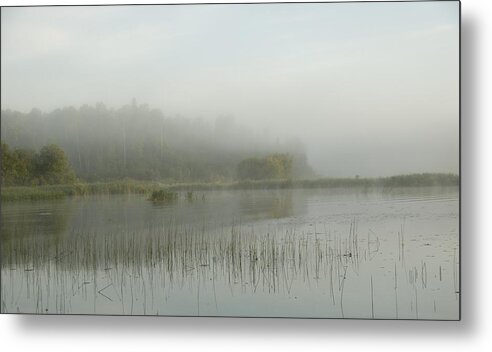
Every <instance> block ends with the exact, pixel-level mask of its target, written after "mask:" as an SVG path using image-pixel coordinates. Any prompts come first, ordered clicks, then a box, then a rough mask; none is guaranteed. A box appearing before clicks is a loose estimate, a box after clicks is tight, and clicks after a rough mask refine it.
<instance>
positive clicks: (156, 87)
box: [1, 1, 459, 178]
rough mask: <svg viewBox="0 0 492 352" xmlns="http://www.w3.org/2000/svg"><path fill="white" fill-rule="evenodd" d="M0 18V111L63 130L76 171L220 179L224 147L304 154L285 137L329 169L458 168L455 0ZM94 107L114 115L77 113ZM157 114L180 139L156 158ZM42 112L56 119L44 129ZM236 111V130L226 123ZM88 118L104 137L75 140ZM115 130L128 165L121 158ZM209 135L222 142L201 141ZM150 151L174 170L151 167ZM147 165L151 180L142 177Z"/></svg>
mask: <svg viewBox="0 0 492 352" xmlns="http://www.w3.org/2000/svg"><path fill="white" fill-rule="evenodd" d="M1 17H2V18H1V29H2V30H1V36H2V38H1V39H2V51H1V55H2V57H1V63H2V67H1V85H2V90H1V102H2V109H3V110H7V109H10V110H11V111H20V112H22V113H23V115H22V114H20V115H19V116H20V117H21V119H24V120H26V119H31V120H32V121H33V123H34V124H35V126H36V128H34V127H31V126H30V127H28V128H30V129H31V131H34V130H35V129H38V130H40V131H43V130H44V129H51V128H54V129H55V131H57V129H60V128H62V127H63V129H66V130H63V131H62V132H60V131H59V132H56V133H58V134H56V135H57V136H58V137H56V138H57V139H59V140H60V141H62V142H60V143H61V144H60V146H62V147H63V146H64V145H67V146H68V145H69V144H70V145H71V147H70V148H71V149H70V150H67V153H68V154H69V156H70V161H71V162H73V164H74V165H73V167H74V168H75V169H76V171H77V172H81V173H82V174H83V175H85V176H86V177H88V178H92V177H94V175H92V174H91V171H90V170H96V169H97V173H98V174H99V173H102V174H103V175H105V177H113V176H114V175H120V174H121V173H122V171H123V170H124V169H125V168H126V169H125V170H126V171H129V172H132V173H135V175H134V176H137V175H138V176H139V177H140V176H141V177H149V178H153V177H172V178H174V177H178V176H180V175H181V176H183V177H192V178H202V177H204V178H214V177H219V176H218V175H220V177H223V175H229V171H227V172H226V171H225V169H229V166H226V165H230V164H231V161H230V160H228V158H229V157H230V158H233V157H231V156H230V155H232V154H234V153H235V154H238V155H239V154H241V156H243V154H244V156H245V158H248V157H256V156H255V155H249V154H251V152H252V153H253V154H254V153H256V152H258V153H260V154H261V153H262V152H263V151H265V150H266V149H268V150H271V151H272V152H275V150H276V149H281V150H279V151H278V152H280V153H282V152H284V151H283V149H286V148H287V149H288V148H290V149H293V150H298V148H297V147H292V148H291V147H289V145H290V144H292V143H290V142H287V141H288V140H290V139H291V138H292V137H293V138H296V139H298V140H300V141H302V143H303V145H304V148H303V152H302V153H305V155H306V157H307V159H308V161H309V164H310V165H311V166H312V167H313V168H314V169H315V170H316V171H317V172H318V173H319V174H320V175H323V176H330V177H351V178H353V177H355V175H360V176H361V177H378V176H391V175H397V174H409V173H425V172H431V173H434V172H442V173H458V171H459V170H458V169H459V2H457V1H417V2H381V3H377V2H375V3H372V2H371V3H365V2H356V3H295V4H256V5H246V4H242V5H241V4H236V5H233V4H230V5H187V6H178V5H177V6H107V7H105V6H102V7H93V6H86V7H30V8H29V7H24V8H22V7H19V8H16V7H10V8H2V13H1ZM134 97H135V98H136V99H137V101H138V102H139V103H147V104H149V106H150V108H149V111H148V112H144V111H143V110H141V111H140V112H139V113H141V114H143V115H145V116H146V117H145V118H144V119H143V120H142V124H136V122H135V121H134V120H133V117H132V115H131V114H132V112H131V106H130V107H127V108H123V109H120V107H122V106H124V105H128V104H129V103H130V102H131V100H132V98H134ZM98 101H101V102H103V103H104V104H106V107H107V108H106V109H107V110H112V109H114V111H113V112H100V111H99V110H98V109H97V108H96V109H94V107H93V108H89V109H86V108H82V109H79V107H81V106H83V105H84V104H90V105H92V106H93V105H94V104H95V103H96V102H98ZM130 105H131V104H130ZM65 106H73V107H75V108H74V109H75V110H76V112H70V109H65V108H63V107H65ZM33 108H38V109H41V110H42V111H43V112H44V114H42V117H41V119H35V118H34V117H33V116H31V113H30V112H31V110H32V109H33ZM60 108H63V109H62V110H57V109H60ZM154 108H155V109H159V110H160V111H162V113H163V114H164V116H166V121H167V122H166V128H165V129H166V130H165V131H164V132H163V133H165V134H167V135H165V137H166V140H165V143H167V144H169V146H171V147H172V148H170V149H166V151H164V149H162V152H161V148H160V139H161V132H160V130H161V127H157V128H156V127H155V125H154V122H151V121H152V120H156V119H160V117H157V113H154V112H153V109H154ZM139 109H140V107H139ZM53 110H55V112H53V113H51V111H53ZM34 115H36V113H34ZM44 115H49V116H50V118H48V120H57V121H60V123H61V125H60V126H56V123H52V122H50V125H49V126H44V125H43V123H44V121H45V120H46V116H44ZM74 115H77V116H78V117H77V118H75V117H74ZM102 115H104V116H106V117H104V118H102V119H100V116H102ZM116 115H118V116H116ZM179 115H181V116H183V117H185V119H184V120H180V119H179V118H178V116H179ZM26 116H27V117H26ZM123 116H124V117H123ZM218 116H228V117H222V118H221V119H220V121H218V122H216V120H217V117H218ZM231 116H232V117H233V118H234V121H235V124H236V125H238V126H239V125H240V126H243V127H241V128H240V129H239V130H238V129H237V128H232V127H231V128H229V127H227V125H228V124H229V123H231V122H228V121H229V119H230V117H231ZM65 118H66V119H68V121H65V120H64V119H65ZM200 119H201V120H200ZM62 120H64V121H62ZM86 120H87V121H91V123H90V124H89V122H87V123H86ZM40 121H43V122H40ZM72 122H73V123H72ZM123 122H124V123H127V125H126V126H127V128H128V131H130V130H131V135H128V136H127V137H125V136H122V128H123V127H122V126H121V125H120V124H121V123H123ZM74 123H81V125H80V126H77V125H75V124H74ZM158 123H160V122H158ZM200 124H201V127H200ZM25 125H26V126H27V125H28V124H27V123H26V124H25ZM54 125H55V126H54ZM187 125H189V126H192V128H190V129H187V128H185V127H186V126H187ZM151 126H152V127H151ZM2 127H3V126H2ZM79 127H80V128H81V130H80V133H81V134H82V135H87V136H88V135H89V131H91V132H92V133H94V134H95V136H96V135H97V136H98V137H87V138H86V139H85V140H83V139H80V141H77V139H76V138H82V136H77V135H76V133H75V132H76V130H77V129H78V128H79ZM84 128H85V129H86V130H82V129H84ZM173 129H175V130H174V132H173ZM202 129H203V132H204V136H206V137H203V136H202V135H201V133H199V131H200V132H201V130H202ZM221 129H222V132H221ZM246 130H249V131H250V132H251V133H249V132H246ZM186 131H187V132H186ZM225 131H227V133H228V134H229V135H227V136H226V135H225ZM2 132H3V131H2ZM7 132H8V131H7ZM144 132H145V133H146V132H148V133H149V135H148V136H144ZM181 132H183V133H184V134H183V135H182V136H181V135H179V134H177V133H181ZM40 133H41V135H42V136H45V137H46V136H47V134H46V133H45V132H40ZM53 133H55V132H53ZM104 133H107V136H106V137H107V139H108V141H112V142H114V143H113V144H111V143H109V142H107V143H106V142H105V141H104V139H105V138H106V137H105V136H104ZM221 133H222V134H221ZM243 134H246V135H248V136H250V137H251V138H249V137H248V138H246V139H243V138H242V137H243ZM212 136H218V137H212ZM32 137H33V138H34V140H39V139H42V138H45V137H40V136H39V137H38V136H35V135H33V136H32ZM7 138H8V140H9V141H12V142H13V143H14V144H15V143H16V142H15V140H13V139H12V138H13V137H12V138H11V136H9V135H7ZM74 138H75V139H74ZM91 138H94V141H93V140H92V139H91ZM122 138H128V139H127V143H125V144H124V145H126V147H127V148H128V150H127V151H126V152H125V153H127V154H126V157H125V158H123V160H126V164H122V161H121V160H120V159H116V155H118V157H121V155H122V153H121V150H120V149H121V146H122V141H121V139H122ZM203 138H208V139H207V140H208V141H213V143H214V147H213V150H214V151H213V152H212V150H211V149H210V148H212V147H210V148H204V149H203V150H200V146H201V145H202V144H203V143H204V141H203V140H202V139H203ZM45 139H46V138H45ZM72 139H74V140H72ZM147 139H148V140H149V141H152V145H154V146H155V147H152V148H148V147H146V143H147V144H148V143H149V142H148V141H147ZM277 139H278V140H279V144H281V147H280V148H277V146H276V144H277ZM46 142H49V141H47V140H46ZM92 142H95V143H96V145H94V146H93V145H92ZM25 143H26V144H28V143H31V144H35V146H36V148H38V149H39V148H40V147H42V145H41V141H39V142H28V141H27V137H26V140H25ZM207 144H209V143H208V142H207ZM246 144H249V145H248V146H246ZM265 144H267V146H265ZM293 144H296V143H293ZM103 145H104V147H103ZM163 145H164V142H163ZM221 147H224V148H226V149H227V150H222V149H221ZM84 148H85V149H84ZM98 148H99V149H98ZM146 148H147V149H146ZM193 148H198V149H197V150H196V152H194V153H193V157H192V156H191V154H190V153H188V154H186V152H185V151H190V150H193ZM170 150H181V151H182V152H180V153H179V155H178V154H173V153H174V152H173V153H171V151H170ZM245 150H247V151H248V152H247V153H246V152H245ZM101 151H104V155H109V154H113V155H114V156H115V157H114V158H113V157H112V158H111V160H113V161H112V162H111V163H112V164H111V163H110V164H109V165H103V164H104V162H105V161H104V160H99V161H98V158H101V157H100V156H97V155H94V156H91V154H90V153H92V152H94V153H96V152H101ZM243 152H244V153H243ZM161 153H162V155H161ZM197 153H198V154H206V155H204V156H203V157H201V156H198V155H197ZM210 153H214V155H216V156H217V157H216V159H217V160H219V159H220V160H223V161H217V162H215V161H214V162H212V159H211V158H209V156H210ZM246 154H248V155H246ZM79 155H80V157H79ZM138 155H140V156H141V155H145V158H146V159H145V160H147V161H145V160H137V159H136V158H137V156H138ZM218 155H221V157H220V158H219V157H218ZM154 157H155V158H163V160H166V163H167V162H169V163H171V164H170V165H172V167H171V169H172V170H174V171H172V172H171V171H169V170H168V171H165V170H160V169H159V170H157V169H155V168H153V167H150V166H149V165H148V163H149V162H150V161H151V158H154ZM258 157H262V156H258ZM180 158H184V159H180ZM190 158H191V159H193V158H194V159H196V160H195V161H193V162H191V161H190V160H191V159H190ZM235 158H236V157H234V158H233V159H235ZM116 160H117V161H116ZM172 160H175V161H172ZM186 160H188V161H186ZM214 160H215V159H214ZM189 163H193V164H194V165H197V164H199V163H202V164H204V165H205V164H206V163H208V165H209V166H207V167H209V168H210V170H208V171H207V170H206V168H207V167H206V166H203V167H201V166H200V167H199V168H198V169H197V168H191V167H190V166H189V165H190V164H189ZM144 168H148V169H149V171H148V174H147V175H143V174H142V172H143V171H138V172H137V171H136V170H143V169H144ZM213 168H215V170H216V171H217V172H216V173H217V174H218V175H215V176H214V175H213V174H214V172H212V169H213ZM109 170H113V171H109ZM199 170H200V171H199ZM94 172H96V171H94Z"/></svg>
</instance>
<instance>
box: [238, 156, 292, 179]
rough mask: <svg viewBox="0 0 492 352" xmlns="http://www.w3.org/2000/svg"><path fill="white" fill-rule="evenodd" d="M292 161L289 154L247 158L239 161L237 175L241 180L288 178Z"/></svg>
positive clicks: (290, 173)
mask: <svg viewBox="0 0 492 352" xmlns="http://www.w3.org/2000/svg"><path fill="white" fill-rule="evenodd" d="M292 162H293V157H292V156H291V155H289V154H273V155H268V156H266V157H264V158H248V159H245V160H243V161H241V162H240V163H239V165H238V167H237V175H238V178H239V179H241V180H268V179H288V178H290V177H291V175H292Z"/></svg>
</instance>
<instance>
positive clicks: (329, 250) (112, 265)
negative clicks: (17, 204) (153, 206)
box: [2, 223, 363, 314]
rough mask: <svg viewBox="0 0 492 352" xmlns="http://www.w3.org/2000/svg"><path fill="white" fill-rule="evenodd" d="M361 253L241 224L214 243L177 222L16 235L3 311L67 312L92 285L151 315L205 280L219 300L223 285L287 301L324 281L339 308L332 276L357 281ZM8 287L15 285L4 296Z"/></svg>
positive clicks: (5, 255) (128, 308)
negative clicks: (27, 307)
mask: <svg viewBox="0 0 492 352" xmlns="http://www.w3.org/2000/svg"><path fill="white" fill-rule="evenodd" d="M353 227H354V228H355V225H353ZM351 231H352V230H351ZM361 250H363V248H362V246H361V245H360V244H359V243H358V242H357V237H354V236H352V235H349V236H338V235H336V236H334V235H333V236H330V238H328V237H327V236H324V235H323V234H320V233H319V234H318V235H314V234H312V233H296V232H295V231H294V230H285V231H283V232H281V233H278V232H276V231H270V232H268V233H267V234H262V235H258V234H257V233H256V232H255V230H253V229H246V228H243V227H241V226H239V225H235V226H232V227H222V228H220V229H218V230H217V229H216V230H215V235H213V236H211V235H210V233H208V231H207V230H206V229H205V228H203V229H197V228H194V227H190V226H187V225H185V224H179V223H170V224H168V226H165V227H162V228H149V229H148V231H147V232H146V233H139V234H137V233H132V232H128V233H123V234H122V233H116V232H115V233H109V234H105V235H103V236H101V235H97V234H95V233H89V232H87V233H82V232H81V233H72V234H71V235H70V237H69V238H65V239H61V240H60V239H53V240H46V238H43V237H42V236H32V237H31V238H30V239H29V240H28V241H26V240H25V239H23V237H22V236H15V235H14V236H10V237H9V239H8V240H4V241H3V246H2V270H3V278H4V280H5V281H4V282H5V285H6V286H4V287H3V289H2V307H3V308H2V311H4V312H7V311H9V312H12V311H16V310H22V309H23V308H20V307H21V304H20V303H19V297H23V299H26V300H30V299H32V300H34V299H36V300H38V302H36V306H37V307H38V308H39V309H38V308H36V309H38V311H37V312H39V313H43V312H45V311H43V310H44V309H48V311H49V312H51V313H53V312H54V311H55V312H57V313H67V312H70V311H71V309H70V307H71V304H72V302H71V301H72V300H73V299H75V298H74V297H78V298H80V296H81V295H82V296H83V297H85V299H87V297H88V296H87V295H89V296H90V292H89V291H88V288H89V286H91V285H92V286H91V287H92V288H93V292H92V295H93V299H94V300H95V299H100V298H102V297H106V299H107V300H108V301H111V302H116V301H119V302H121V305H122V314H123V312H126V313H129V314H134V313H136V312H137V310H136V308H135V306H134V303H135V301H136V300H137V299H138V297H140V299H141V300H143V299H144V300H145V301H146V303H145V304H144V307H145V312H146V313H148V312H152V313H151V314H156V311H155V304H156V298H155V297H157V296H159V292H160V291H162V290H163V288H168V289H170V288H172V287H183V285H192V286H194V287H198V289H199V287H200V286H203V285H204V284H203V283H200V281H201V282H210V281H211V282H212V283H213V285H214V287H213V289H214V295H215V285H217V284H218V282H220V284H221V285H226V286H230V287H233V286H235V285H238V286H240V287H243V288H247V289H248V290H250V292H251V293H254V292H256V291H257V290H259V291H261V292H268V293H270V294H276V293H287V294H288V293H290V292H291V290H292V285H293V282H294V281H295V280H302V281H304V282H306V284H309V283H311V282H317V281H318V280H324V281H326V282H329V285H330V289H329V290H328V292H329V294H330V300H329V302H333V303H330V304H332V305H335V302H340V301H341V295H343V289H342V286H343V281H344V280H342V281H340V280H337V279H336V278H335V277H334V273H340V272H344V275H348V273H347V270H349V271H350V272H351V273H353V274H356V273H357V271H358V270H357V268H358V267H359V265H360V261H361V260H362V257H361V256H359V255H357V253H359V251H361ZM349 254H350V255H349ZM102 277H104V278H105V279H104V280H102V279H101V278H102ZM15 278H17V279H20V278H22V279H20V281H19V280H17V281H18V282H23V283H24V284H23V285H22V287H18V288H17V289H19V290H20V292H15V290H14V289H12V287H15V285H14V284H13V282H14V281H15V280H16V279H15ZM9 283H10V284H11V285H12V286H11V287H10V289H6V287H9ZM108 285H110V286H111V287H112V288H111V289H108V287H109V286H108ZM39 290H40V292H38V291H39ZM109 291H111V292H112V293H110V292H109ZM137 291H138V292H139V293H138V295H135V292H137ZM144 291H145V292H144ZM129 296H130V297H129ZM125 297H126V298H125ZM215 299H216V298H215ZM215 304H216V305H217V302H216V303H215ZM41 307H49V308H43V309H41ZM132 307H133V308H132ZM138 312H140V313H142V311H141V310H138Z"/></svg>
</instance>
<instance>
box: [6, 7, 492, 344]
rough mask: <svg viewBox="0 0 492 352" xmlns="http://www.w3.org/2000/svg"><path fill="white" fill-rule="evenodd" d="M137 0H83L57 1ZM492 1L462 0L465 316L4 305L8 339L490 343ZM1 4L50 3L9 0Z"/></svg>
mask: <svg viewBox="0 0 492 352" xmlns="http://www.w3.org/2000/svg"><path fill="white" fill-rule="evenodd" d="M137 2H138V1H125V0H120V1H114V0H113V1H112V0H107V1H98V0H90V1H80V0H74V1H53V2H50V3H49V4H81V3H85V4H95V3H106V4H108V3H119V4H121V3H137ZM142 2H143V3H161V1H152V0H146V1H142ZM173 2H176V3H180V2H185V1H173ZM194 2H206V1H199V0H195V1H194ZM218 2H221V1H218ZM222 2H227V1H222ZM491 3H492V1H490V0H463V1H462V126H461V132H462V150H461V152H462V294H463V300H462V321H461V322H426V321H415V322H412V321H358V320H350V321H341V320H296V319H237V318H234V319H227V318H153V317H148V318H146V317H104V316H99V317H98V316H87V317H84V316H49V317H46V316H15V315H2V316H0V348H1V349H2V350H3V351H23V350H28V349H30V350H32V351H36V352H43V351H58V350H69V351H70V352H76V351H83V352H89V351H118V352H120V351H182V350H184V351H186V350H193V351H197V352H202V351H208V350H210V351H221V350H224V351H234V352H236V351H240V352H241V351H248V352H251V351H254V352H256V351H258V350H261V351H262V350H265V351H282V352H284V351H296V352H299V351H301V352H303V351H316V350H320V351H321V350H326V351H329V350H331V351H352V350H353V351H364V352H367V351H378V352H380V351H382V350H391V351H412V352H415V351H419V352H420V351H431V350H432V351H446V352H447V351H460V352H468V351H490V350H491V349H490V348H491V347H492V323H491V322H492V309H491V307H492V282H491V279H492V273H491V270H492V255H491V250H492V228H491V224H492V221H491V218H492V216H491V214H492V207H489V208H487V205H488V203H489V202H488V200H489V199H492V172H491V171H492V167H491V165H490V160H491V159H492V157H491V153H490V152H492V128H491V127H492V111H491V104H490V101H491V99H492V98H491V92H492V87H491V82H492V79H491V78H492V77H491V71H490V66H491V65H490V62H492V57H491V52H492V49H491V44H492V40H491V38H492V20H491V17H490V14H491V12H490V9H491V8H492V6H491ZM0 4H1V5H3V6H5V5H26V4H30V5H35V4H48V3H47V2H46V1H22V0H21V1H14V0H0ZM488 10H489V11H488Z"/></svg>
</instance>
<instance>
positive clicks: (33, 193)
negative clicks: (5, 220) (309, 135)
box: [0, 173, 459, 202]
mask: <svg viewBox="0 0 492 352" xmlns="http://www.w3.org/2000/svg"><path fill="white" fill-rule="evenodd" d="M436 186H437V187H439V186H442V187H446V186H456V187H458V186H459V176H458V175H455V174H431V173H424V174H409V175H398V176H389V177H378V178H331V177H324V178H317V179H299V180H289V179H281V180H258V181H253V180H248V181H232V182H215V183H214V182H208V183H207V182H189V183H161V182H155V181H136V180H124V181H121V180H120V181H112V182H95V183H82V182H80V183H75V184H72V185H42V186H8V187H4V186H2V188H1V197H0V198H1V201H8V202H10V201H22V200H31V201H35V200H50V199H63V198H66V197H76V196H87V195H96V194H108V195H111V194H150V193H152V192H154V191H159V190H166V191H171V192H179V191H187V192H189V191H191V192H193V191H217V190H257V189H265V190H268V189H271V190H275V189H310V188H311V189H313V188H350V187H362V188H373V187H380V188H390V189H391V188H396V187H436Z"/></svg>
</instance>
